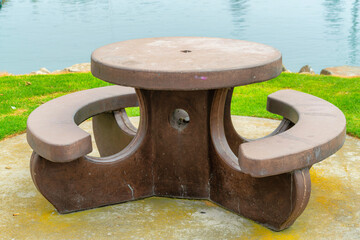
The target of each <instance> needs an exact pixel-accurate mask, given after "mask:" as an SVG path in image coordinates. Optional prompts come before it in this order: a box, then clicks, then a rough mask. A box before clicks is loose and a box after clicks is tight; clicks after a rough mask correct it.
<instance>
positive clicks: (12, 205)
mask: <svg viewBox="0 0 360 240" xmlns="http://www.w3.org/2000/svg"><path fill="white" fill-rule="evenodd" d="M234 123H235V126H242V127H243V126H248V127H247V128H242V130H241V133H242V134H244V135H246V136H248V137H251V136H253V137H261V135H264V134H265V132H270V131H271V130H272V129H274V128H275V127H276V125H277V124H278V122H277V121H272V120H262V119H254V118H236V119H235V121H234ZM86 124H87V125H89V122H87V123H86ZM254 126H255V127H254ZM89 127H90V126H86V127H85V128H86V129H89ZM256 129H258V130H260V131H259V132H256ZM251 134H253V135H251ZM359 153H360V141H359V140H358V139H355V138H352V137H347V140H346V143H345V145H344V147H343V148H342V149H341V150H340V151H339V152H337V153H336V154H335V155H334V156H332V157H330V158H328V159H326V160H325V161H323V162H321V163H319V164H316V165H314V166H313V168H312V169H311V171H310V174H311V179H312V193H311V198H310V202H309V204H308V207H307V208H306V209H305V211H304V213H303V214H302V215H301V216H300V217H299V218H298V219H297V221H296V222H295V223H294V225H292V226H291V227H290V228H289V229H286V230H284V231H282V232H273V231H271V230H269V229H267V228H265V227H263V226H261V225H259V224H257V223H255V222H253V221H251V220H248V219H246V218H243V217H241V216H238V215H236V214H234V213H232V212H229V211H227V210H225V209H223V208H221V207H219V206H217V205H215V204H213V203H211V202H209V201H195V200H181V199H170V198H158V197H153V198H147V199H143V200H138V201H133V202H127V203H122V204H117V205H113V206H107V207H102V208H97V209H91V210H87V211H82V212H76V213H71V214H65V215H61V214H59V213H57V212H56V210H55V209H54V207H53V206H52V205H51V204H50V203H49V202H48V201H47V200H46V199H45V198H44V197H43V196H42V195H41V194H40V193H39V192H38V191H37V190H36V188H35V186H34V185H33V183H32V181H31V177H30V173H29V172H30V170H29V158H30V155H31V149H30V148H29V147H28V145H27V143H26V140H25V135H19V136H16V137H13V138H10V139H7V140H5V141H1V142H0V159H1V161H0V206H1V207H0V216H1V218H0V233H1V239H356V238H359V236H360V225H359V222H360V165H359V161H360V154H359ZM14 214H15V215H16V216H13V215H14ZM17 214H18V215H17Z"/></svg>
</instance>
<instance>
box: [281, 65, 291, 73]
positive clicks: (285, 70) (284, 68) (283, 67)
mask: <svg viewBox="0 0 360 240" xmlns="http://www.w3.org/2000/svg"><path fill="white" fill-rule="evenodd" d="M281 71H282V72H287V73H291V71H290V70H289V69H287V68H286V67H285V66H284V64H283V65H282V70H281Z"/></svg>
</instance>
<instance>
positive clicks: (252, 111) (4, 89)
mask: <svg viewBox="0 0 360 240" xmlns="http://www.w3.org/2000/svg"><path fill="white" fill-rule="evenodd" d="M359 83H360V78H339V77H330V76H318V75H316V76H313V75H301V74H292V73H283V74H281V75H280V76H279V77H277V78H275V79H273V80H270V81H268V82H264V83H258V84H251V85H247V86H241V87H237V88H235V91H234V96H233V100H232V105H231V111H232V114H235V115H244V116H256V117H266V118H281V117H279V116H277V115H274V114H271V113H269V112H267V111H266V97H267V95H269V94H270V93H273V92H275V91H277V90H280V89H285V88H291V89H294V90H299V91H302V92H306V93H310V94H313V95H315V96H318V97H320V98H323V99H325V100H327V101H329V102H331V103H333V104H334V105H336V106H337V107H339V108H340V109H341V110H342V111H343V112H344V114H345V116H346V119H347V131H348V133H349V134H351V135H353V136H356V137H360V123H359V118H360V84H359ZM107 85H110V84H108V83H106V82H104V81H101V80H99V79H96V78H95V77H93V76H92V75H91V74H90V73H76V74H75V73H74V74H64V75H36V76H35V75H34V76H25V75H24V76H7V77H0V140H1V139H4V138H5V137H7V136H11V135H13V134H17V133H20V132H24V131H25V129H26V119H27V117H28V116H29V114H30V113H31V111H33V110H34V109H35V108H37V107H38V106H40V105H41V104H43V103H45V102H47V101H49V100H51V99H53V98H55V97H59V96H61V95H64V94H67V93H70V92H75V91H79V90H84V89H89V88H95V87H102V86H107ZM128 114H129V115H130V116H134V115H138V114H139V111H138V109H137V108H130V109H129V110H128Z"/></svg>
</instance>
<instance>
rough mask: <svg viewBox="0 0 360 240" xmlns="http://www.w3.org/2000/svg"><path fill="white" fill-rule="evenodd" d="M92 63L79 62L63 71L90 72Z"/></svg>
mask: <svg viewBox="0 0 360 240" xmlns="http://www.w3.org/2000/svg"><path fill="white" fill-rule="evenodd" d="M90 70H91V65H90V63H79V64H75V65H72V66H71V67H67V68H65V69H64V70H63V71H67V72H90Z"/></svg>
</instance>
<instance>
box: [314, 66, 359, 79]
mask: <svg viewBox="0 0 360 240" xmlns="http://www.w3.org/2000/svg"><path fill="white" fill-rule="evenodd" d="M320 74H321V75H334V76H340V77H359V76H360V67H355V66H339V67H328V68H324V69H323V70H321V72H320Z"/></svg>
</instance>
